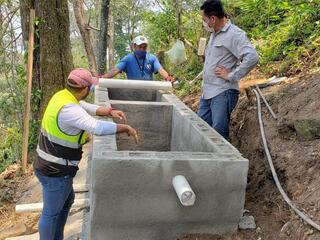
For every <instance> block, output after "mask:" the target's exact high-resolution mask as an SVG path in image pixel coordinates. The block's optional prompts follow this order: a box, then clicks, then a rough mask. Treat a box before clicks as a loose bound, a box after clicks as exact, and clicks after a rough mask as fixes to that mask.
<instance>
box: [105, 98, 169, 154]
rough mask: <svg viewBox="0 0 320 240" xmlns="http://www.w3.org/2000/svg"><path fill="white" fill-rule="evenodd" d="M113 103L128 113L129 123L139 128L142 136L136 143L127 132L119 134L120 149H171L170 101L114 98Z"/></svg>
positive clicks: (118, 144) (138, 130) (118, 143)
mask: <svg viewBox="0 0 320 240" xmlns="http://www.w3.org/2000/svg"><path fill="white" fill-rule="evenodd" d="M111 104H112V106H113V107H114V108H116V109H121V110H122V111H124V112H125V113H126V114H127V116H128V124H129V125H130V126H132V127H134V128H135V129H136V130H137V132H138V134H139V138H140V141H139V143H138V144H135V143H134V142H133V141H132V139H130V138H129V137H128V136H127V135H125V134H122V135H119V136H117V146H118V150H119V151H121V150H143V151H170V140H171V125H172V124H171V123H172V105H171V104H170V103H157V102H136V101H130V102H126V101H117V100H112V101H111ZM117 122H119V121H117Z"/></svg>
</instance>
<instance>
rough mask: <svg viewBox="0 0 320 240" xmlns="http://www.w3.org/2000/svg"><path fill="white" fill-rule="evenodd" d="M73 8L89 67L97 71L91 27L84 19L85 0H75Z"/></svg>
mask: <svg viewBox="0 0 320 240" xmlns="http://www.w3.org/2000/svg"><path fill="white" fill-rule="evenodd" d="M73 10H74V15H75V18H76V22H77V25H78V27H79V30H80V34H81V37H82V40H83V44H84V48H85V50H86V54H87V58H88V62H89V68H90V70H91V72H94V73H96V71H97V64H96V58H95V56H94V51H93V47H92V43H91V37H90V29H89V26H88V24H87V23H86V22H85V19H84V9H83V0H73Z"/></svg>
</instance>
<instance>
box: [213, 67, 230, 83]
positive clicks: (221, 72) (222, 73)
mask: <svg viewBox="0 0 320 240" xmlns="http://www.w3.org/2000/svg"><path fill="white" fill-rule="evenodd" d="M214 73H215V74H216V76H217V77H219V78H222V79H224V80H228V76H229V73H230V70H228V69H227V68H225V67H222V66H219V67H216V69H215V70H214Z"/></svg>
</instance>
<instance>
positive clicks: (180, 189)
mask: <svg viewBox="0 0 320 240" xmlns="http://www.w3.org/2000/svg"><path fill="white" fill-rule="evenodd" d="M172 185H173V187H174V190H175V191H176V194H177V196H178V198H179V200H180V203H181V204H182V205H183V206H186V207H187V206H193V204H194V202H195V201H196V195H195V194H194V192H193V190H192V188H191V187H190V184H189V183H188V181H187V179H186V178H185V177H184V176H182V175H177V176H175V177H174V178H173V179H172Z"/></svg>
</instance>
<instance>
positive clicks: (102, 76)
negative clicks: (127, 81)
mask: <svg viewBox="0 0 320 240" xmlns="http://www.w3.org/2000/svg"><path fill="white" fill-rule="evenodd" d="M119 72H120V70H119V69H118V68H113V69H111V70H110V71H109V72H108V73H106V74H103V75H100V76H99V77H101V78H113V77H114V76H115V75H117V74H118V73H119Z"/></svg>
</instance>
